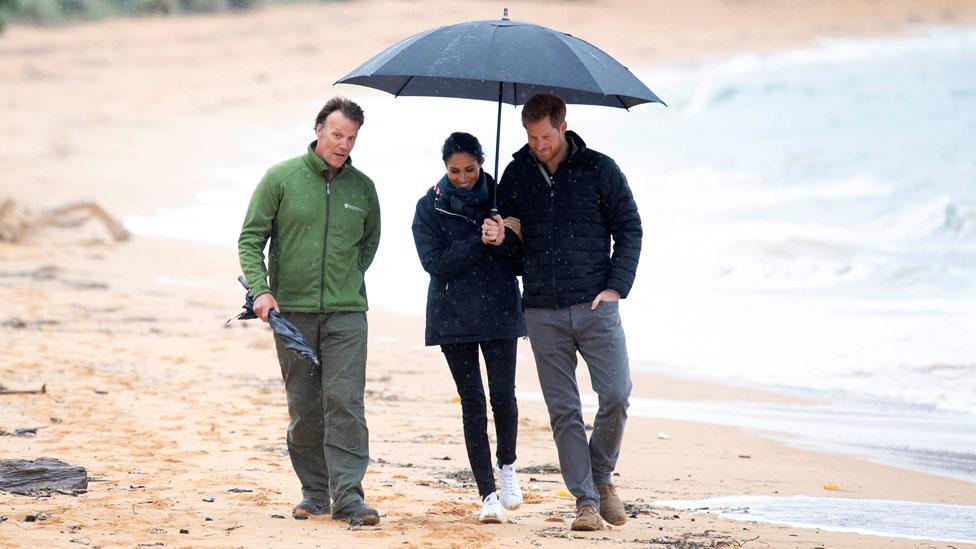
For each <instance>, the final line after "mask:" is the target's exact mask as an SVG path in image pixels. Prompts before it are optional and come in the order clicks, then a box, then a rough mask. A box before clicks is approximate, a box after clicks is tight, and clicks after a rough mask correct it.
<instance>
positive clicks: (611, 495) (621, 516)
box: [596, 482, 627, 526]
mask: <svg viewBox="0 0 976 549" xmlns="http://www.w3.org/2000/svg"><path fill="white" fill-rule="evenodd" d="M596 490H597V491H598V492H600V516H601V517H603V520H605V521H607V522H609V523H610V524H612V525H614V526H621V525H622V524H624V523H625V522H627V511H626V510H625V509H624V504H623V503H622V502H621V501H620V498H619V497H617V487H616V486H614V485H613V484H612V483H609V482H608V483H607V484H600V485H597V487H596Z"/></svg>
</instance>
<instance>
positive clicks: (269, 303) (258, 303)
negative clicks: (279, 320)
mask: <svg viewBox="0 0 976 549" xmlns="http://www.w3.org/2000/svg"><path fill="white" fill-rule="evenodd" d="M271 309H274V310H276V311H278V312H279V313H280V312H281V309H279V308H278V301H277V300H275V298H274V296H273V295H271V294H261V295H259V296H258V297H257V299H255V300H254V314H256V315H258V318H260V319H261V320H263V321H265V322H267V321H268V313H270V312H271Z"/></svg>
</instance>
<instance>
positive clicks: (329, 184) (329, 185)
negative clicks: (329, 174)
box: [325, 181, 332, 196]
mask: <svg viewBox="0 0 976 549" xmlns="http://www.w3.org/2000/svg"><path fill="white" fill-rule="evenodd" d="M325 194H326V196H328V195H331V194H332V182H331V181H326V182H325Z"/></svg>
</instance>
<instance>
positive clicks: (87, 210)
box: [0, 198, 130, 242]
mask: <svg viewBox="0 0 976 549" xmlns="http://www.w3.org/2000/svg"><path fill="white" fill-rule="evenodd" d="M89 219H96V220H98V221H101V222H102V224H103V225H104V226H105V229H106V230H108V232H109V233H110V234H111V235H112V238H113V239H115V240H116V241H117V242H121V241H124V240H128V239H129V236H130V234H129V231H128V230H127V229H126V228H125V227H124V226H123V225H122V223H120V222H119V221H118V220H116V219H115V218H114V217H112V216H111V215H109V214H108V212H106V211H105V210H104V209H103V208H102V207H101V206H99V205H98V204H95V203H94V202H75V203H72V204H67V205H65V206H61V207H59V208H54V209H51V210H47V211H45V212H40V213H37V214H32V213H29V212H18V211H17V207H16V203H15V202H14V201H13V200H12V199H10V198H8V199H6V200H4V201H2V202H0V242H19V241H21V240H23V239H24V238H26V237H28V236H30V235H31V234H32V233H35V232H37V231H39V230H41V229H43V228H45V227H77V226H79V225H81V224H83V223H85V222H86V221H88V220H89Z"/></svg>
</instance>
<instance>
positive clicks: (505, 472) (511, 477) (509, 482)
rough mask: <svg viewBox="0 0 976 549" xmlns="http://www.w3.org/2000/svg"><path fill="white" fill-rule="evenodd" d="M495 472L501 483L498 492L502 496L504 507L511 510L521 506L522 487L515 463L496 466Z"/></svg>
mask: <svg viewBox="0 0 976 549" xmlns="http://www.w3.org/2000/svg"><path fill="white" fill-rule="evenodd" d="M495 474H496V475H498V482H499V483H500V484H501V489H500V490H498V493H499V495H500V496H501V497H500V499H501V502H502V507H504V508H506V509H510V510H511V509H518V508H519V507H521V506H522V489H521V488H519V483H518V477H516V476H515V464H514V463H513V464H511V465H502V466H501V467H495Z"/></svg>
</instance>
